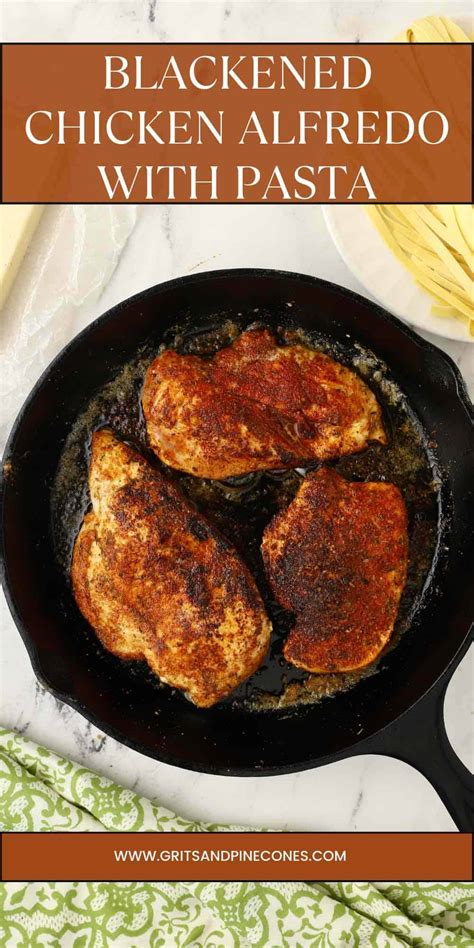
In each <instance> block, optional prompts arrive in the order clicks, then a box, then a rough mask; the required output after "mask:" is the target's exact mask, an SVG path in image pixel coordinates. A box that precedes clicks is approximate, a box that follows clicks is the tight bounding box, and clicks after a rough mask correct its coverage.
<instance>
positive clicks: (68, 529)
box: [53, 311, 439, 709]
mask: <svg viewBox="0 0 474 948" xmlns="http://www.w3.org/2000/svg"><path fill="white" fill-rule="evenodd" d="M253 316H254V320H255V323H257V324H259V325H268V324H269V322H267V321H266V320H265V313H264V312H258V311H255V312H254V314H253ZM249 325H250V321H249V319H248V318H247V319H246V320H245V321H244V320H242V323H241V324H239V323H237V322H236V321H233V322H229V321H228V320H226V319H225V316H224V315H222V314H217V315H216V318H215V324H214V325H208V326H207V327H206V329H204V330H202V329H201V330H199V331H198V332H196V331H195V330H194V329H193V327H192V326H190V325H189V323H188V324H186V325H184V324H183V326H180V327H175V329H174V331H173V332H167V333H166V335H165V337H164V339H163V342H162V345H163V346H164V347H173V348H176V349H177V350H178V351H179V352H183V353H195V354H199V355H202V356H203V357H205V356H206V355H210V354H212V353H213V352H216V351H217V350H218V349H220V348H222V346H224V345H226V344H228V343H229V342H230V341H231V340H232V339H234V338H235V337H236V336H237V335H238V334H239V332H240V331H241V330H242V329H244V328H247V327H248V326H249ZM278 336H279V340H280V342H281V343H282V344H284V343H285V342H290V341H294V340H295V339H297V340H298V341H299V342H303V343H304V344H306V345H310V346H313V347H314V348H317V349H321V350H322V351H324V352H327V353H328V355H330V356H332V357H333V358H335V359H338V360H339V361H341V362H342V363H344V364H346V365H348V366H349V367H352V368H354V369H355V370H356V371H358V372H359V373H360V374H361V376H362V377H363V378H364V380H365V381H366V382H368V384H369V385H370V386H371V388H372V389H373V390H374V392H375V394H376V396H377V398H378V400H379V402H380V404H381V405H382V408H383V412H384V421H385V424H386V427H387V430H388V433H389V444H388V445H386V446H385V445H381V444H373V445H371V446H370V447H369V448H368V449H366V450H365V451H363V452H362V453H361V454H357V455H353V456H350V457H345V458H343V459H341V460H340V461H337V462H335V463H333V464H332V466H334V467H335V468H336V470H337V471H338V472H339V473H340V474H343V475H344V476H345V477H346V478H349V479H353V480H387V481H389V482H392V483H394V484H396V485H397V486H398V487H399V488H400V489H401V491H402V493H403V496H404V499H405V502H406V505H407V509H408V514H409V523H410V526H409V532H410V561H409V570H408V581H407V585H406V588H405V592H404V595H403V598H402V603H401V607H400V611H399V615H398V619H397V622H396V625H395V631H394V634H393V636H392V640H391V643H390V646H389V649H391V648H393V647H394V646H396V644H397V641H398V640H399V638H400V636H401V635H402V634H403V633H404V632H405V631H406V630H407V628H408V627H409V625H410V619H411V616H412V614H413V612H414V609H415V608H416V605H417V603H418V601H419V599H420V596H421V595H422V591H423V587H424V585H425V582H426V579H427V576H428V575H429V572H430V569H431V566H432V564H433V561H434V558H435V556H436V544H437V535H438V517H439V514H438V510H439V503H438V500H439V498H438V488H439V475H438V472H437V468H436V464H435V460H434V457H433V455H432V453H431V451H430V449H429V445H428V443H427V439H426V436H425V434H424V432H423V431H422V430H421V427H420V426H419V424H418V422H417V420H416V419H415V417H414V415H413V414H412V412H411V411H410V408H409V406H408V405H407V403H406V400H405V399H404V397H403V395H402V393H401V392H400V390H399V389H398V388H397V386H396V385H395V384H394V383H393V382H392V381H390V379H389V376H388V374H387V371H386V369H385V367H384V366H383V365H382V364H381V363H379V362H378V361H377V359H376V358H375V357H374V355H373V354H371V353H369V352H366V351H363V350H362V349H360V348H359V347H358V346H357V344H354V343H353V342H351V341H350V340H348V345H347V348H346V347H344V348H342V347H340V346H339V345H336V344H334V343H333V342H331V341H329V340H328V339H324V338H320V337H318V335H317V334H316V333H314V334H311V335H309V334H307V333H302V332H301V331H300V330H299V329H298V325H297V315H296V314H295V315H293V313H291V317H289V319H288V322H287V324H286V327H285V329H280V330H279V331H278ZM156 354H157V345H156V343H155V344H154V345H150V346H149V347H146V346H145V347H144V348H143V349H142V350H141V351H140V352H139V353H138V354H137V356H136V359H135V360H134V361H133V362H130V363H128V364H127V365H126V366H125V367H124V368H123V369H122V370H121V371H120V373H119V374H118V375H117V376H116V377H115V378H114V379H113V380H112V381H111V382H110V383H109V384H108V385H106V386H105V387H104V388H103V389H102V390H101V391H100V392H98V393H97V394H96V396H95V397H94V398H93V399H92V401H91V402H90V404H89V405H88V406H86V407H85V410H84V412H83V413H82V415H80V416H79V417H78V419H77V421H76V424H75V425H74V428H73V429H72V431H71V433H70V436H69V438H68V440H67V442H66V445H65V447H64V450H63V453H62V457H61V462H60V465H59V469H58V472H57V476H56V479H55V484H54V488H53V532H54V539H55V546H56V550H57V556H58V559H59V562H60V564H61V567H62V569H63V570H64V571H65V572H66V573H67V575H68V576H69V569H70V558H71V551H72V546H73V543H74V539H75V536H76V535H77V532H78V530H79V527H80V524H81V522H82V519H83V515H84V512H85V510H86V509H87V507H88V504H89V498H88V492H87V460H88V446H89V442H90V436H91V433H92V431H93V430H94V429H96V428H99V427H101V426H103V425H108V426H110V427H111V428H112V429H113V430H114V431H115V433H116V434H117V435H118V436H119V437H121V438H123V439H124V440H126V441H128V442H129V443H130V444H131V445H133V446H134V447H136V448H138V449H139V450H140V451H141V452H142V453H143V454H144V455H146V457H147V458H148V459H149V460H150V461H152V462H153V463H154V464H155V465H156V466H157V467H160V468H161V469H163V465H161V463H160V461H158V460H157V458H156V457H155V455H154V454H153V453H152V452H151V451H150V450H149V447H148V445H147V439H146V432H145V425H144V420H143V416H142V412H141V408H140V392H141V387H142V383H143V377H144V374H145V372H146V369H147V367H148V365H149V364H150V362H151V360H152V359H153V358H154V356H155V355H156ZM315 466H316V465H315ZM303 473H304V472H302V471H283V472H278V471H269V472H266V471H265V472H258V473H255V474H248V475H245V476H242V477H240V478H233V479H231V480H229V481H227V482H217V481H207V480H203V479H200V478H194V477H192V476H191V475H188V474H184V473H182V472H179V471H172V470H168V476H170V477H171V478H172V480H173V481H175V482H176V483H178V484H179V486H180V488H181V490H182V491H183V492H184V494H185V495H186V496H187V497H188V498H189V499H190V500H192V501H193V502H194V503H195V504H196V505H197V507H198V508H199V509H200V511H201V512H202V513H203V514H205V515H206V516H207V517H208V518H209V519H211V520H212V521H213V522H214V523H215V524H216V525H217V526H218V527H219V528H220V530H221V531H222V533H224V534H225V535H226V536H227V537H228V538H229V539H230V540H231V541H232V542H233V543H234V544H235V545H236V546H237V548H238V549H239V551H240V552H241V553H242V555H243V556H244V558H245V559H246V561H247V563H248V564H249V566H250V568H251V570H252V572H253V574H254V576H255V578H256V581H257V583H258V585H259V588H260V591H261V593H262V595H263V597H264V600H265V604H266V607H267V610H268V613H269V615H270V617H271V619H272V622H273V628H274V631H273V635H272V645H271V652H270V655H269V656H268V658H267V660H266V662H265V663H264V665H263V666H262V667H261V668H260V669H259V670H258V671H257V672H256V673H255V674H254V675H253V676H252V677H251V678H250V679H249V680H248V681H246V682H245V683H244V684H243V685H241V686H240V687H239V688H238V689H237V691H235V692H234V693H233V694H232V695H231V696H230V697H229V698H228V699H226V703H227V704H229V703H238V704H242V703H243V704H245V705H246V706H248V707H252V708H254V709H275V708H291V707H293V706H296V705H300V704H310V703H314V702H316V701H319V700H320V699H321V698H322V697H324V696H328V695H334V694H336V693H337V692H340V691H345V690H347V689H348V688H351V687H353V686H354V685H355V684H356V683H357V682H358V681H359V680H360V679H361V678H363V677H367V676H368V675H372V674H374V672H376V670H377V667H378V665H379V664H380V663H381V662H383V661H384V656H383V655H382V657H381V658H380V659H379V661H378V662H376V663H375V664H374V665H372V666H370V667H369V668H366V669H363V670H360V671H357V672H348V673H344V674H323V675H313V674H308V673H305V672H303V671H300V670H299V669H297V668H295V667H293V666H292V665H289V664H287V663H286V662H285V661H284V659H283V657H282V642H283V640H284V638H285V636H286V634H287V632H288V631H289V629H290V627H291V624H292V617H291V615H288V614H285V613H284V612H283V611H282V610H281V608H279V607H278V606H277V605H276V604H275V602H274V601H273V600H272V598H271V596H270V594H269V590H268V587H267V583H266V579H265V575H264V572H263V567H262V561H261V555H260V543H261V538H262V533H263V530H264V528H265V526H266V525H267V523H268V522H269V521H270V519H271V518H272V516H273V515H274V514H275V513H276V511H277V510H279V509H281V508H282V507H285V506H286V505H287V504H288V503H289V502H290V501H291V500H292V499H293V497H294V495H295V493H296V490H297V488H298V485H299V483H300V481H301V477H302V476H303ZM130 674H139V675H143V676H144V677H145V678H146V679H147V680H149V678H150V676H151V673H150V672H149V671H148V670H147V669H146V668H145V667H144V666H143V665H142V664H141V663H140V664H138V665H137V663H135V664H134V667H131V669H130ZM183 700H184V699H183Z"/></svg>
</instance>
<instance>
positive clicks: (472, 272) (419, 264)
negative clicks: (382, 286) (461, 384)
mask: <svg viewBox="0 0 474 948" xmlns="http://www.w3.org/2000/svg"><path fill="white" fill-rule="evenodd" d="M396 39H397V40H398V41H399V42H402V43H443V42H444V43H468V42H469V37H468V36H467V35H466V33H464V31H463V30H462V29H461V28H460V27H459V26H457V25H456V23H453V21H452V20H449V19H448V18H447V17H436V16H429V17H426V18H425V19H423V20H417V21H416V22H415V23H413V24H412V25H411V26H410V27H409V28H408V29H407V30H405V31H404V32H403V33H401V34H400V35H399V36H397V37H396ZM367 211H368V214H369V217H370V219H371V220H372V222H373V223H374V224H375V226H376V227H377V230H378V231H379V233H380V235H381V236H382V237H383V239H384V240H385V242H386V244H387V245H388V247H390V250H391V251H392V252H393V253H394V254H395V256H396V257H397V258H398V260H400V261H401V263H403V264H404V266H405V267H407V269H408V270H409V271H410V272H411V273H412V274H413V276H414V277H415V279H416V281H417V283H418V284H419V285H420V286H421V287H423V289H424V290H427V291H428V293H430V294H431V296H432V297H434V299H435V301H436V302H435V304H434V305H433V308H432V312H433V313H434V314H435V315H437V316H456V317H458V318H459V319H463V320H464V321H465V322H467V324H468V326H469V330H470V333H471V334H472V335H474V208H473V207H472V206H471V205H469V204H454V205H443V204H408V205H396V204H393V205H392V204H379V205H378V206H375V205H374V206H372V207H369V208H367Z"/></svg>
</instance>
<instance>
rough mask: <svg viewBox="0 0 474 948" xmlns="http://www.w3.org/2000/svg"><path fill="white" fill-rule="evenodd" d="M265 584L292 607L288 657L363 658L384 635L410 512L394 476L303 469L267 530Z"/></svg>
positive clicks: (309, 666)
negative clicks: (376, 478) (381, 479)
mask: <svg viewBox="0 0 474 948" xmlns="http://www.w3.org/2000/svg"><path fill="white" fill-rule="evenodd" d="M262 553H263V559H264V563H265V569H266V573H267V576H268V579H269V582H270V585H271V588H272V590H273V592H274V594H275V596H276V598H277V600H278V601H279V602H280V604H281V605H282V606H283V607H284V608H286V609H289V610H291V611H292V612H294V614H295V625H294V627H293V629H292V630H291V632H290V634H289V636H288V638H287V640H286V643H285V646H284V655H285V658H286V659H287V661H289V662H291V663H292V664H293V665H297V666H298V667H299V668H304V669H306V670H307V671H312V672H339V671H349V670H351V669H355V668H362V667H363V666H365V665H368V664H369V663H370V662H372V661H374V659H375V658H376V657H377V655H378V654H379V653H380V652H381V650H382V649H383V647H384V646H385V645H386V643H387V642H388V640H389V638H390V635H391V633H392V630H393V626H394V623H395V619H396V617H397V612H398V607H399V603H400V597H401V594H402V591H403V587H404V584H405V580H406V571H407V561H408V533H407V514H406V509H405V504H404V501H403V498H402V496H401V493H400V491H399V490H398V488H397V487H395V486H394V484H385V483H350V482H349V481H346V480H345V479H344V478H343V477H341V476H340V475H339V474H337V473H336V472H335V471H333V470H330V469H325V468H321V469H320V470H318V471H317V472H315V473H312V474H308V476H307V477H306V478H305V479H304V481H303V483H302V485H301V487H300V489H299V491H298V493H297V495H296V497H295V499H294V500H293V501H292V503H291V504H290V505H289V507H288V508H287V509H286V510H283V511H282V512H280V513H278V514H277V515H276V516H275V517H274V518H273V520H272V522H271V523H270V524H269V525H268V527H267V528H266V530H265V532H264V537H263V543H262Z"/></svg>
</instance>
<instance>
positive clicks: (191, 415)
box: [142, 329, 387, 480]
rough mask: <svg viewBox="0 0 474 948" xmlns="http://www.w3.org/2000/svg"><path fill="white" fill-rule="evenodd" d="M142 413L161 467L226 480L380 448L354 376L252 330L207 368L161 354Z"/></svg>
mask: <svg viewBox="0 0 474 948" xmlns="http://www.w3.org/2000/svg"><path fill="white" fill-rule="evenodd" d="M142 401H143V410H144V414H145V419H146V424H147V430H148V436H149V439H150V443H151V445H152V447H153V450H154V451H155V452H156V454H157V455H158V457H159V458H161V460H162V461H164V462H165V464H168V465H170V466H171V467H174V468H178V469H180V470H183V471H188V472H189V473H191V474H194V475H196V476H199V477H207V478H212V479H217V480H220V479H223V478H227V477H233V476H236V475H240V474H245V473H247V472H250V471H256V470H261V469H265V468H287V467H295V466H297V465H298V464H299V463H302V462H304V461H310V460H314V459H315V458H318V459H321V460H325V459H329V458H336V457H340V456H342V455H346V454H352V453H353V452H356V451H361V450H362V449H363V448H365V447H366V446H367V444H368V442H369V441H380V442H383V443H385V442H386V440H387V439H386V435H385V431H384V428H383V424H382V417H381V412H380V407H379V405H378V402H377V400H376V398H375V395H374V394H373V392H372V391H371V390H370V389H369V388H368V387H367V385H365V383H364V382H363V381H362V379H360V378H359V376H358V375H356V374H355V373H354V372H352V371H351V370H350V369H347V368H346V367H345V366H343V365H340V363H338V362H335V361H334V359H331V358H330V357H329V356H327V355H325V354H324V353H322V352H316V351H315V350H313V349H310V348H308V347H306V346H304V345H301V344H299V343H298V344H293V345H286V346H279V345H277V342H276V340H275V338H274V337H273V335H272V333H271V332H269V330H267V329H249V330H247V331H246V332H243V333H242V334H241V335H240V336H239V337H238V339H237V340H236V341H235V342H233V343H232V345H230V346H228V347H226V348H225V349H221V350H220V351H219V352H217V353H216V354H215V355H214V356H213V357H212V358H207V359H205V358H202V357H200V356H195V355H179V354H178V353H177V352H175V351H174V350H171V349H166V350H165V351H164V352H162V353H161V354H160V355H159V356H157V358H156V359H155V360H154V361H153V362H152V364H151V365H150V367H149V369H148V372H147V375H146V378H145V384H144V388H143V395H142Z"/></svg>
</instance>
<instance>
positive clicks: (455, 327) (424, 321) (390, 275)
mask: <svg viewBox="0 0 474 948" xmlns="http://www.w3.org/2000/svg"><path fill="white" fill-rule="evenodd" d="M323 214H324V219H325V221H326V224H327V228H328V230H329V233H330V234H331V237H332V239H333V241H334V243H335V245H336V247H337V249H338V251H339V253H340V254H341V257H342V258H343V260H344V262H345V263H346V264H347V266H348V267H349V270H351V271H352V273H353V274H354V276H355V277H357V279H358V280H359V282H360V283H362V285H363V286H364V287H365V289H366V290H368V292H369V293H370V294H371V296H373V297H374V299H376V300H377V301H378V302H379V303H381V304H382V306H385V308H386V309H388V310H390V312H392V313H394V314H395V316H399V317H400V319H404V320H405V322H407V323H410V324H411V325H412V326H416V328H417V329H425V330H426V331H427V332H432V333H435V335H437V336H444V338H445V339H457V340H458V341H461V342H474V336H471V335H470V333H469V327H468V326H467V324H466V323H464V322H463V321H462V320H458V319H455V318H454V317H452V316H449V317H447V316H433V315H432V313H431V307H432V299H431V297H430V296H429V295H428V293H425V292H424V291H423V290H422V289H421V288H420V287H418V286H417V285H416V283H415V281H414V279H413V277H412V276H411V274H410V273H409V271H408V270H405V268H404V266H403V264H401V263H400V262H399V261H398V260H397V258H396V257H395V256H394V255H393V253H392V252H391V250H389V248H388V247H387V246H386V245H385V243H384V241H383V240H382V238H381V236H380V234H379V233H378V231H377V230H376V228H375V227H374V225H373V224H372V222H371V221H370V220H369V217H368V215H367V214H366V211H365V209H364V207H362V206H361V205H360V204H353V205H350V204H326V205H325V206H324V207H323Z"/></svg>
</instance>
